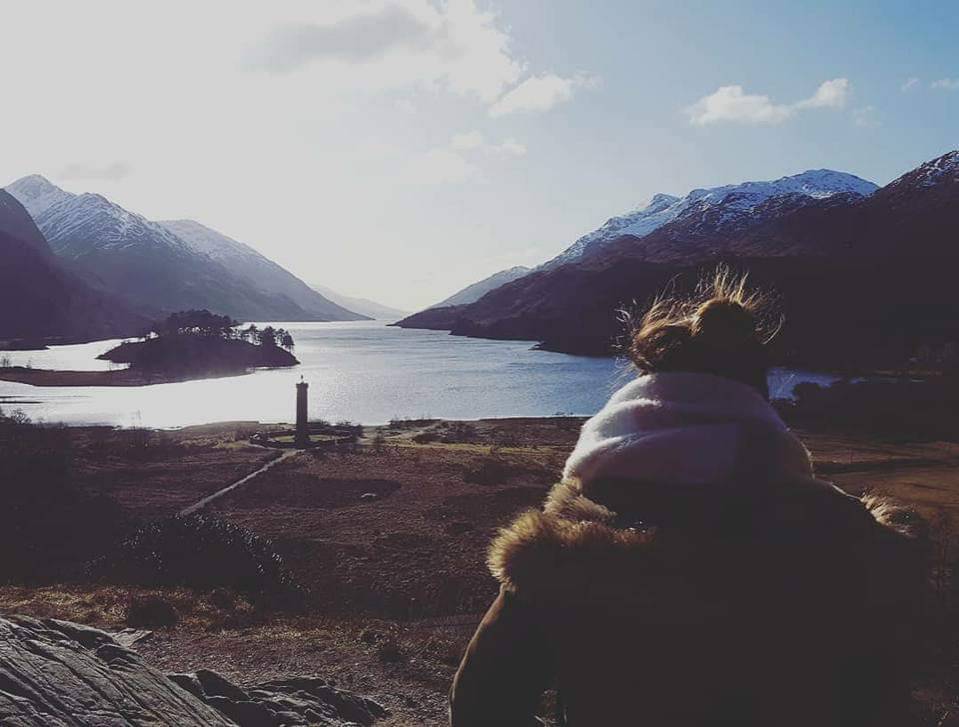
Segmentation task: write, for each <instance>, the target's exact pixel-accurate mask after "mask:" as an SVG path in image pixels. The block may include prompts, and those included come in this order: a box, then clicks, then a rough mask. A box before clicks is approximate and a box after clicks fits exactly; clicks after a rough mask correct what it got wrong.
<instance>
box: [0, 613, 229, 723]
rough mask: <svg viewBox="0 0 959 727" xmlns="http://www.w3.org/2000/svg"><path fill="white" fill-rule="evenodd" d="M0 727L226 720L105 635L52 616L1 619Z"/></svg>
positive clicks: (220, 721)
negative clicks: (51, 617) (1, 725)
mask: <svg viewBox="0 0 959 727" xmlns="http://www.w3.org/2000/svg"><path fill="white" fill-rule="evenodd" d="M0 724H3V725H10V727H68V726H69V727H75V726H77V725H82V726H83V727H120V726H121V725H124V726H125V725H133V726H134V727H139V726H140V725H143V726H144V727H146V726H147V725H151V726H152V725H157V724H171V725H172V724H176V725H182V726H183V727H191V726H193V725H195V726H196V727H204V726H207V725H212V726H213V727H219V726H223V727H227V726H229V725H232V724H233V723H232V722H230V721H228V720H227V719H225V718H224V717H223V716H222V715H221V714H220V713H219V712H217V711H216V710H215V709H213V708H212V707H210V706H208V705H206V704H204V703H203V702H201V701H200V700H198V699H197V698H196V697H194V696H193V695H191V694H190V693H189V692H186V691H184V690H183V689H181V688H180V687H178V686H177V685H176V684H175V683H174V682H172V681H170V680H169V679H167V678H166V677H165V676H164V675H163V674H161V673H160V672H159V671H157V670H156V669H154V668H153V667H151V666H149V665H148V664H146V663H145V662H144V661H143V659H142V658H141V657H140V656H139V654H137V653H136V652H134V651H130V650H129V649H127V648H125V647H123V646H121V645H120V644H118V643H117V642H116V641H114V640H113V639H112V637H111V636H110V635H109V634H107V633H106V632H104V631H100V630H98V629H93V628H89V627H86V626H80V625H79V624H72V623H68V622H66V621H57V620H55V619H42V620H41V619H33V618H27V617H24V616H12V617H9V618H2V619H0Z"/></svg>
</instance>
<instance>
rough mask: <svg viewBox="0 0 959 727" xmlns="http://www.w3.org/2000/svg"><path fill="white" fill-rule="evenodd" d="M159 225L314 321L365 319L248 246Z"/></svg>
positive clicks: (190, 225) (186, 227) (176, 223)
mask: <svg viewBox="0 0 959 727" xmlns="http://www.w3.org/2000/svg"><path fill="white" fill-rule="evenodd" d="M159 224H160V225H162V226H163V227H165V228H166V229H168V230H170V232H172V233H173V234H174V235H176V236H177V237H179V238H180V239H181V240H183V241H184V242H186V243H187V245H189V246H190V247H191V248H193V250H195V251H196V252H198V253H201V254H203V255H207V256H209V257H210V258H212V259H213V260H215V261H216V262H218V263H219V264H220V265H222V266H223V267H225V268H226V269H227V270H228V271H230V273H232V274H233V275H235V276H236V277H238V278H241V279H244V280H246V281H247V283H248V284H249V285H250V286H251V287H253V288H256V289H258V290H261V291H264V292H267V293H270V294H272V295H276V296H281V297H286V298H288V299H289V300H291V301H293V303H295V304H296V305H298V306H299V307H300V308H302V309H303V310H304V311H306V312H307V313H308V314H310V315H311V316H316V317H317V319H318V320H331V321H355V320H363V319H364V318H366V317H367V316H366V315H365V314H363V313H359V312H356V311H353V310H348V309H347V308H345V307H343V306H341V305H339V304H337V303H335V302H334V301H332V300H330V299H329V298H328V297H326V296H324V295H322V294H321V293H320V292H318V291H316V290H315V289H313V288H311V287H310V286H309V285H307V284H306V283H304V282H303V281H302V280H300V279H299V278H298V277H296V276H295V275H293V273H291V272H290V271H288V270H287V269H286V268H283V267H281V266H280V265H277V264H276V263H275V262H273V261H272V260H270V259H269V258H267V257H264V256H263V255H262V254H260V253H259V252H257V251H256V250H255V249H254V248H252V247H251V246H250V245H247V244H245V243H242V242H238V241H237V240H234V239H233V238H231V237H227V236H226V235H224V234H222V233H220V232H217V231H216V230H213V229H211V228H209V227H206V226H205V225H201V224H200V223H199V222H194V221H193V220H165V221H161V222H160V223H159Z"/></svg>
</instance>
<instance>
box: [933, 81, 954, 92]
mask: <svg viewBox="0 0 959 727" xmlns="http://www.w3.org/2000/svg"><path fill="white" fill-rule="evenodd" d="M930 88H935V89H937V90H939V91H959V78H940V79H939V80H938V81H933V82H932V83H931V84H930Z"/></svg>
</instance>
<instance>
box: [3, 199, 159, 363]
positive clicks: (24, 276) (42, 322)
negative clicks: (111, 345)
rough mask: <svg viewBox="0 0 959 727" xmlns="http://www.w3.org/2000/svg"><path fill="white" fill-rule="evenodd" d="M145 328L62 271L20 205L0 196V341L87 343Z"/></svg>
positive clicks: (123, 307) (112, 300) (122, 306)
mask: <svg viewBox="0 0 959 727" xmlns="http://www.w3.org/2000/svg"><path fill="white" fill-rule="evenodd" d="M146 323H147V319H146V318H145V317H144V316H142V315H140V314H139V313H137V312H136V311H134V310H132V309H131V308H130V307H129V306H128V305H127V304H125V303H124V302H123V301H121V300H120V299H118V298H116V297H115V296H112V295H110V294H108V293H104V292H102V291H98V290H95V289H94V288H92V287H91V286H90V285H88V284H87V283H86V282H85V281H84V280H83V279H82V278H81V277H80V276H78V275H76V274H75V273H73V272H72V271H71V270H69V269H68V268H67V267H66V266H65V265H63V263H62V262H61V261H60V260H59V259H58V258H57V257H56V256H55V255H54V254H53V251H52V250H51V249H50V246H49V245H48V244H47V241H46V240H45V239H44V237H43V234H42V233H41V232H40V230H39V228H38V227H37V226H36V224H35V223H34V221H33V218H31V217H30V214H29V213H28V212H27V210H26V209H24V207H23V205H21V204H20V202H18V201H17V200H16V199H15V198H14V197H13V196H12V195H10V194H8V193H7V192H5V191H3V190H0V339H3V340H4V341H5V342H7V344H8V345H9V343H10V342H11V341H14V340H17V341H19V343H20V344H21V345H30V344H33V345H36V342H38V341H41V340H43V339H47V338H50V337H57V338H58V339H60V340H63V341H71V340H84V339H86V340H89V339H92V338H105V337H108V336H113V335H123V334H133V333H135V332H137V331H139V330H140V329H142V328H143V326H144V325H145V324H146Z"/></svg>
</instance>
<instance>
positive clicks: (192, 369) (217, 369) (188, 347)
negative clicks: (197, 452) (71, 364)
mask: <svg viewBox="0 0 959 727" xmlns="http://www.w3.org/2000/svg"><path fill="white" fill-rule="evenodd" d="M293 347H294V341H293V336H291V335H290V333H289V332H288V331H286V330H284V329H282V328H273V327H272V326H266V327H264V328H262V329H261V328H258V327H257V326H256V325H253V324H251V325H249V326H247V327H246V328H242V329H241V328H240V327H239V323H237V322H236V321H235V320H233V319H232V318H230V317H229V316H220V315H216V314H215V313H211V312H210V311H207V310H191V311H182V312H180V313H173V314H172V315H170V316H168V317H167V318H166V319H164V320H162V321H160V322H158V323H156V324H154V325H153V326H152V327H151V330H150V331H149V332H147V335H146V336H145V337H144V338H143V339H142V340H138V341H127V342H125V343H121V344H120V345H119V346H117V347H115V348H112V349H110V350H109V351H107V352H106V353H103V354H101V355H100V356H98V358H100V359H102V360H105V361H112V362H114V363H118V364H128V368H124V369H117V370H113V371H53V370H49V369H31V368H25V367H21V366H12V367H7V368H0V379H2V380H5V381H16V382H19V383H24V384H33V385H34V386H143V385H146V384H160V383H171V382H176V381H189V380H192V379H206V378H215V377H219V376H236V375H238V374H244V373H248V372H250V371H252V370H253V369H257V368H279V367H287V366H296V365H297V364H299V361H298V360H297V359H296V357H295V356H294V355H293V353H292V349H293Z"/></svg>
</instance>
